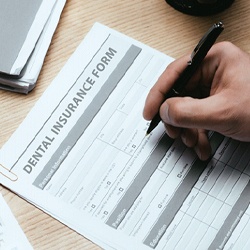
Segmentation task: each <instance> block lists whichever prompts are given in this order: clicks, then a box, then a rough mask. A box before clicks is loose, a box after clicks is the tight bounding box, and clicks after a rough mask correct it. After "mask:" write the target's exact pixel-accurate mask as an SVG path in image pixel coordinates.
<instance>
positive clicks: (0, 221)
mask: <svg viewBox="0 0 250 250" xmlns="http://www.w3.org/2000/svg"><path fill="white" fill-rule="evenodd" d="M0 249H4V250H32V249H33V248H32V246H31V245H30V243H29V242H28V240H27V238H26V236H25V234H24V232H23V231H22V229H21V228H20V226H19V224H18V222H17V221H16V219H15V217H14V215H13V214H12V212H11V210H10V209H9V207H8V205H7V203H6V202H5V200H4V198H3V197H2V195H1V194H0Z"/></svg>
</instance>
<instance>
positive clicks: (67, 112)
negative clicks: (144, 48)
mask: <svg viewBox="0 0 250 250" xmlns="http://www.w3.org/2000/svg"><path fill="white" fill-rule="evenodd" d="M116 53H117V51H116V50H115V49H113V48H111V47H109V49H108V50H107V51H106V53H104V55H103V56H102V57H101V59H100V61H99V62H98V63H97V64H96V66H95V67H94V68H93V70H92V72H91V76H88V77H86V80H85V81H84V83H83V84H82V86H81V88H80V89H79V90H78V91H77V92H76V93H75V94H74V97H73V98H72V99H71V101H70V102H69V103H68V105H67V106H66V108H65V109H64V111H63V112H62V113H61V115H60V116H59V117H58V119H57V121H56V122H55V123H54V125H53V126H52V128H51V129H50V131H51V134H52V135H50V136H48V135H47V136H45V137H44V139H43V141H42V142H41V143H40V144H39V145H38V147H37V148H36V150H35V152H34V153H33V154H32V156H31V157H30V158H29V160H28V161H27V164H26V165H25V166H24V167H23V170H24V171H25V172H26V173H28V174H30V173H31V172H32V170H33V168H34V167H35V166H36V165H37V163H38V162H39V161H40V160H41V159H42V157H43V156H44V155H45V153H46V151H47V150H48V149H49V148H50V146H51V145H52V144H53V141H54V140H55V139H56V136H58V135H59V134H60V132H61V131H62V129H63V128H64V126H65V125H66V124H67V122H68V120H69V119H70V117H71V116H72V114H73V113H74V112H76V110H77V109H78V107H79V106H80V104H81V103H82V102H83V100H84V98H85V97H86V96H87V95H88V93H89V92H91V90H92V88H93V86H94V85H95V83H96V80H97V79H98V78H99V77H100V76H101V74H102V72H104V71H105V69H106V68H107V66H108V65H109V64H110V62H111V60H112V59H113V58H114V56H115V54H116Z"/></svg>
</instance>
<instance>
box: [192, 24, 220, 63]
mask: <svg viewBox="0 0 250 250" xmlns="http://www.w3.org/2000/svg"><path fill="white" fill-rule="evenodd" d="M223 29H224V25H223V23H222V22H218V23H215V24H214V25H213V26H212V27H211V28H210V29H209V30H208V31H207V32H206V33H205V35H204V36H203V37H202V38H201V40H200V41H199V43H198V44H197V45H196V47H195V48H194V50H193V52H192V54H191V59H190V61H189V62H188V63H189V64H192V62H193V59H194V58H195V57H196V56H197V54H198V52H199V51H200V50H201V49H203V48H204V44H205V42H207V41H208V42H209V48H210V47H211V46H212V45H213V44H214V42H215V40H216V39H217V37H218V36H219V34H220V33H221V32H222V30H223ZM209 48H204V49H207V51H208V49H209ZM207 51H206V53H207Z"/></svg>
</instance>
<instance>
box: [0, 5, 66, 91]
mask: <svg viewBox="0 0 250 250" xmlns="http://www.w3.org/2000/svg"><path fill="white" fill-rule="evenodd" d="M65 2H66V0H36V1H34V0H22V1H20V0H11V1H9V0H0V5H1V8H0V29H1V38H0V58H1V60H0V88H1V89H7V90H11V91H15V92H20V93H28V92H29V91H31V90H32V89H33V88H34V87H35V84H36V81H37V78H38V75H39V73H40V70H41V67H42V64H43V61H44V58H45V55H46V53H47V50H48V47H49V45H50V42H51V38H52V36H53V33H54V31H55V28H56V26H57V24H58V21H59V18H60V14H61V12H62V9H63V7H64V5H65Z"/></svg>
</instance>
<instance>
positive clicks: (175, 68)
mask: <svg viewBox="0 0 250 250" xmlns="http://www.w3.org/2000/svg"><path fill="white" fill-rule="evenodd" d="M189 60H190V55H187V56H184V57H181V58H179V59H176V60H175V61H173V62H172V63H170V64H169V65H168V66H167V68H166V69H165V70H164V72H163V73H162V74H161V76H160V77H159V79H158V80H157V82H156V83H155V85H154V86H153V87H152V88H151V89H150V91H149V93H148V96H147V98H146V101H145V106H144V110H143V117H144V118H145V119H146V120H152V119H153V117H154V116H155V115H156V114H157V113H158V111H159V109H160V106H161V104H162V103H163V102H164V101H165V95H166V93H167V92H168V91H169V90H170V89H171V87H172V86H173V85H174V83H175V82H176V80H177V79H178V78H179V77H180V74H181V73H182V72H183V70H184V69H185V68H186V66H187V62H188V61H189Z"/></svg>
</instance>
